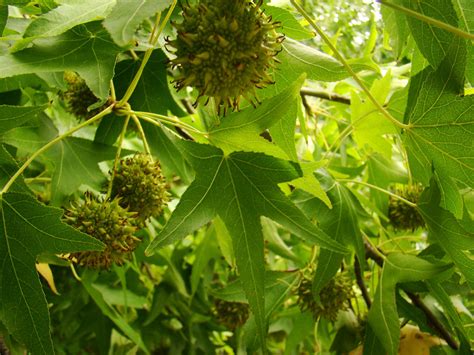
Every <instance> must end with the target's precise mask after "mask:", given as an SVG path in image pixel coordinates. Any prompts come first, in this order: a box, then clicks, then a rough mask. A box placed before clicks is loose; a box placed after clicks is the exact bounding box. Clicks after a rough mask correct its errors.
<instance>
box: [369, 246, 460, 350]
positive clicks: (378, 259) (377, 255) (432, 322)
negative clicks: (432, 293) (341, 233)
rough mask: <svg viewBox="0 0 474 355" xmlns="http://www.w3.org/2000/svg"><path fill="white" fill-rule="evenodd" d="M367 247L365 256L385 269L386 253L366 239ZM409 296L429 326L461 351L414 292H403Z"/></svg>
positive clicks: (453, 347)
mask: <svg viewBox="0 0 474 355" xmlns="http://www.w3.org/2000/svg"><path fill="white" fill-rule="evenodd" d="M364 246H365V255H366V256H367V257H368V258H369V259H372V260H373V261H375V263H376V264H377V265H379V266H380V267H383V262H384V260H383V256H382V255H384V253H383V251H382V250H380V249H378V248H374V247H373V246H372V244H370V243H369V242H368V241H367V240H365V239H364ZM403 291H404V292H405V293H406V294H407V296H408V297H409V298H410V300H411V302H412V303H413V305H414V306H415V307H416V308H418V309H420V310H421V311H422V312H423V313H424V314H425V317H426V319H427V320H428V325H429V326H430V327H431V329H433V330H434V331H435V332H436V333H437V334H438V335H439V336H440V337H441V338H443V339H444V340H445V341H446V343H447V344H448V345H449V346H450V347H451V348H452V349H454V350H457V349H459V345H458V343H457V342H456V340H455V339H454V338H453V336H452V335H451V333H450V332H449V331H448V330H447V329H446V328H445V327H444V325H443V324H442V323H441V322H440V321H439V319H438V318H436V316H435V315H434V313H433V312H432V311H431V310H430V309H429V308H428V306H427V305H426V304H425V303H424V302H423V301H422V300H421V298H420V297H419V296H418V295H417V294H414V293H412V292H408V291H405V290H403Z"/></svg>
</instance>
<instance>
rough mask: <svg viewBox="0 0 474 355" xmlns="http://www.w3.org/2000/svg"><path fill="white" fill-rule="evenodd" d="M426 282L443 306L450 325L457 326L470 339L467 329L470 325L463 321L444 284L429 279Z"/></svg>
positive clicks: (457, 329) (458, 330)
mask: <svg viewBox="0 0 474 355" xmlns="http://www.w3.org/2000/svg"><path fill="white" fill-rule="evenodd" d="M426 283H427V284H428V288H429V290H430V293H431V294H432V295H433V296H434V297H435V298H436V300H437V301H438V303H439V304H440V305H441V307H443V310H444V312H445V314H446V316H447V318H448V320H449V321H450V325H451V326H452V327H453V328H455V329H456V331H457V332H459V333H460V334H462V335H463V337H464V338H466V339H469V335H468V333H467V331H466V328H467V327H468V325H467V324H465V323H463V321H462V319H461V317H460V316H459V313H458V311H457V310H456V308H455V306H454V304H453V301H452V300H451V298H450V297H449V295H448V293H447V292H446V290H445V289H444V287H443V285H441V284H439V283H437V282H433V281H427V282H426Z"/></svg>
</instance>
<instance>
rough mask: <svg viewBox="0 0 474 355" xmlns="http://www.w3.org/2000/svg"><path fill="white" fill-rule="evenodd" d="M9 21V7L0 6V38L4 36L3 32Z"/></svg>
mask: <svg viewBox="0 0 474 355" xmlns="http://www.w3.org/2000/svg"><path fill="white" fill-rule="evenodd" d="M7 20H8V6H7V5H0V37H1V36H2V35H3V30H4V29H5V25H6V24H7Z"/></svg>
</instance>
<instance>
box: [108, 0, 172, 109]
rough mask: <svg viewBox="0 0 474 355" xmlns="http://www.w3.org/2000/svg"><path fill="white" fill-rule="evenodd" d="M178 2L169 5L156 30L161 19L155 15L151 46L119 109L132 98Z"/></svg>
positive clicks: (119, 103) (119, 104)
mask: <svg viewBox="0 0 474 355" xmlns="http://www.w3.org/2000/svg"><path fill="white" fill-rule="evenodd" d="M177 2H178V0H173V3H172V4H171V6H170V8H169V9H168V13H167V14H166V17H165V18H164V20H163V21H162V22H161V25H160V26H159V28H158V25H159V22H160V19H161V13H160V14H158V15H157V18H156V21H155V26H154V27H153V30H152V32H151V35H150V39H149V43H150V45H151V48H148V49H147V50H146V52H145V55H144V56H143V60H142V62H141V64H140V67H139V68H138V71H137V73H136V74H135V76H134V78H133V80H132V82H131V83H130V85H129V87H128V88H127V91H126V92H125V95H124V96H123V97H122V99H121V100H120V101H119V102H118V104H117V106H119V107H121V106H123V105H124V104H125V103H127V102H128V100H130V97H132V95H133V92H134V91H135V89H136V87H137V85H138V82H139V81H140V78H141V77H142V74H143V70H144V69H145V66H146V64H147V63H148V61H149V60H150V57H151V54H152V53H153V50H154V49H155V45H156V42H157V41H158V38H159V37H160V34H161V32H162V31H163V28H164V27H165V25H166V23H167V22H168V20H169V18H170V17H171V14H172V13H173V10H174V8H175V7H176V4H177Z"/></svg>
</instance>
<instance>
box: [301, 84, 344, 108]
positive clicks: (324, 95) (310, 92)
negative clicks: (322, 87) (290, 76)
mask: <svg viewBox="0 0 474 355" xmlns="http://www.w3.org/2000/svg"><path fill="white" fill-rule="evenodd" d="M300 94H301V95H302V96H312V97H317V98H320V99H323V100H329V101H334V102H339V103H341V104H345V105H350V104H351V99H350V98H348V97H346V96H341V95H338V94H332V93H329V92H325V91H318V90H314V89H311V88H302V89H301V90H300Z"/></svg>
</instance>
